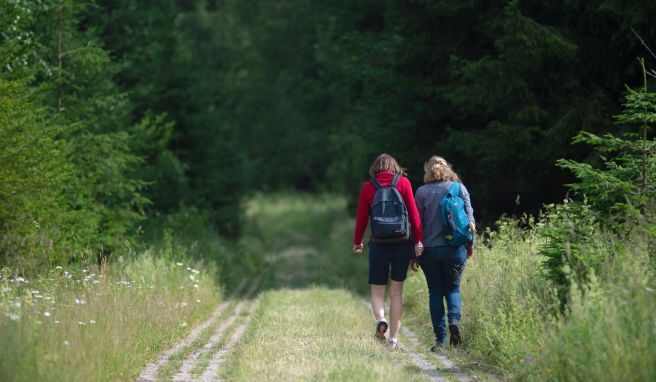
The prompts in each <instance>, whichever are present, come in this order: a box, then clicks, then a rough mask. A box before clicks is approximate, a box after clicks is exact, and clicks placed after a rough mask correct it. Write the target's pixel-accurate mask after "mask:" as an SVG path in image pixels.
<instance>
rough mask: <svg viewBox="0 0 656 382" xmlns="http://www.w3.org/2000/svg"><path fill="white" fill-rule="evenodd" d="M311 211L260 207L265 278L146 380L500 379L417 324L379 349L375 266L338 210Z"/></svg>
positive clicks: (244, 286)
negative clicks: (360, 252)
mask: <svg viewBox="0 0 656 382" xmlns="http://www.w3.org/2000/svg"><path fill="white" fill-rule="evenodd" d="M310 206H317V207H313V208H316V209H317V211H312V209H311V208H306V205H302V204H301V205H300V206H299V207H296V208H297V210H298V211H296V210H293V209H292V208H291V207H290V208H281V207H280V206H277V205H276V206H274V207H275V208H274V207H271V208H270V210H266V209H260V210H257V211H258V212H257V218H258V219H259V221H261V222H263V223H261V224H260V226H259V227H267V230H269V231H271V232H269V231H260V233H264V234H262V235H260V236H262V237H264V239H263V242H262V243H263V245H262V247H264V248H270V251H271V253H269V254H267V256H266V258H265V259H264V262H263V265H262V267H261V268H262V269H260V270H259V274H258V276H257V277H253V278H250V279H248V280H243V281H242V282H241V284H240V285H238V286H237V287H236V288H235V289H234V290H233V291H232V293H231V294H230V295H229V296H228V297H226V299H225V300H224V301H223V302H222V303H220V304H219V305H218V306H217V307H216V308H215V310H214V311H213V312H212V313H211V314H210V315H209V317H208V318H207V320H206V321H204V322H203V323H201V324H200V325H198V326H197V327H195V328H194V329H192V330H191V331H190V333H189V334H188V335H187V337H186V338H184V339H183V340H182V341H180V342H179V343H176V344H174V345H173V346H171V347H170V348H168V349H167V350H165V351H163V352H162V353H161V354H160V355H159V356H158V358H157V359H156V360H154V361H153V362H152V363H150V364H148V365H146V366H145V367H144V369H143V370H142V371H141V373H140V375H139V376H138V378H137V381H140V382H147V381H161V380H166V381H222V380H230V381H233V380H234V381H253V380H257V381H288V380H292V381H296V380H318V381H324V380H327V381H330V380H339V381H372V380H387V381H403V382H411V381H459V382H466V381H477V380H495V379H496V378H495V377H494V376H491V375H489V374H486V373H485V372H483V371H481V370H479V369H478V368H476V367H474V368H472V365H471V364H469V365H466V366H465V365H458V364H457V362H456V361H454V360H453V359H451V358H450V357H449V355H448V354H450V353H431V352H429V351H428V347H429V345H428V344H427V343H426V342H422V341H421V340H420V338H421V337H420V336H418V335H417V330H418V329H417V328H416V327H412V326H411V325H403V326H402V330H401V333H400V337H399V343H400V346H399V348H398V349H396V350H391V349H389V348H387V347H385V346H384V345H381V344H379V343H377V342H376V341H375V340H374V327H375V323H374V319H373V316H372V313H371V307H370V306H369V303H368V301H366V296H367V295H368V286H367V285H366V259H364V258H362V257H357V256H354V255H352V254H349V253H347V252H345V251H344V250H343V249H342V248H348V245H349V244H348V237H347V236H348V235H349V234H350V233H349V230H350V228H349V225H348V224H343V221H340V220H336V218H335V217H334V216H338V217H339V216H341V215H338V214H335V215H333V214H331V213H327V211H328V212H330V211H332V210H330V209H328V208H326V207H325V204H318V203H315V204H310ZM331 208H332V207H331ZM338 208H342V210H343V206H341V205H339V204H337V205H336V206H335V207H334V210H338ZM342 210H339V211H342ZM290 216H292V217H295V218H296V219H297V220H296V221H294V220H292V219H291V218H289V217H290ZM301 218H303V219H306V220H302V219H301ZM267 219H268V220H267ZM321 219H324V220H321ZM290 222H291V223H290ZM317 222H319V223H317ZM292 224H295V226H292ZM344 227H346V228H344ZM258 229H259V228H258ZM340 229H341V230H342V231H340ZM251 235H252V236H254V237H255V236H257V235H254V234H253V233H251ZM267 235H268V236H267ZM327 237H330V238H332V239H330V240H326V239H325V238H327ZM343 237H346V239H345V240H344V243H342V242H339V240H341V239H340V238H343ZM335 240H337V242H336V244H334V247H330V245H333V241H335ZM335 248H336V249H335ZM347 251H348V250H347ZM336 253H338V254H339V255H336ZM363 280H364V283H363ZM419 320H429V318H428V317H425V318H419Z"/></svg>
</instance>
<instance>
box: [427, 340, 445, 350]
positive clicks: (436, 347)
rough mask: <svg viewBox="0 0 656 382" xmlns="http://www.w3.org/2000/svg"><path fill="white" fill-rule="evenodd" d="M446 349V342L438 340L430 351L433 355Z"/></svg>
mask: <svg viewBox="0 0 656 382" xmlns="http://www.w3.org/2000/svg"><path fill="white" fill-rule="evenodd" d="M445 349H446V344H445V343H444V342H440V341H438V340H435V344H434V345H433V346H432V347H431V348H430V351H431V352H433V353H437V352H441V351H444V350H445Z"/></svg>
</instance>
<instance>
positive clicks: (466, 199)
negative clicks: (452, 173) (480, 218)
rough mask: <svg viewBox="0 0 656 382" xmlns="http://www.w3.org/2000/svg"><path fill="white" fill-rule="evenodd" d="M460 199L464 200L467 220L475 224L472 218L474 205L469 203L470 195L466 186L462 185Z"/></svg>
mask: <svg viewBox="0 0 656 382" xmlns="http://www.w3.org/2000/svg"><path fill="white" fill-rule="evenodd" d="M461 188H462V200H463V201H464V202H465V212H466V213H467V218H469V222H470V223H472V224H473V225H474V227H475V226H476V220H475V219H474V207H472V204H471V197H470V195H469V191H467V187H465V185H464V184H463V185H462V187H461Z"/></svg>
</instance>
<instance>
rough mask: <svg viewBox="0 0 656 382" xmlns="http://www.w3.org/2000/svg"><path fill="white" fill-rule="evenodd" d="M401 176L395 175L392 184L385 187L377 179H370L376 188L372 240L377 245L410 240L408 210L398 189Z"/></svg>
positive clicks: (372, 205) (372, 209) (372, 210)
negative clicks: (397, 185)
mask: <svg viewBox="0 0 656 382" xmlns="http://www.w3.org/2000/svg"><path fill="white" fill-rule="evenodd" d="M399 178H401V175H399V174H396V175H394V179H393V180H392V183H390V184H389V185H388V186H386V187H383V186H381V185H380V183H378V181H377V180H376V179H375V178H371V179H369V181H370V182H371V184H373V185H374V187H376V194H374V201H373V203H372V204H371V210H370V211H369V216H370V217H371V240H372V241H373V242H376V243H398V242H402V241H406V240H408V239H409V238H410V222H409V220H408V209H407V207H406V205H405V202H404V201H403V197H402V196H401V193H400V192H399V190H398V189H397V188H396V184H397V183H398V182H399Z"/></svg>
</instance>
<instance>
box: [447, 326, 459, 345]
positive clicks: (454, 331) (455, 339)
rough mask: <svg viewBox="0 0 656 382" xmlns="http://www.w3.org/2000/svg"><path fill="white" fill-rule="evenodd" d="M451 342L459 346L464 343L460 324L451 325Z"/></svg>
mask: <svg viewBox="0 0 656 382" xmlns="http://www.w3.org/2000/svg"><path fill="white" fill-rule="evenodd" d="M449 343H450V344H451V346H453V347H458V346H460V344H461V343H462V340H461V339H460V329H459V328H458V325H449Z"/></svg>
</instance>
